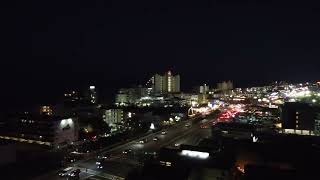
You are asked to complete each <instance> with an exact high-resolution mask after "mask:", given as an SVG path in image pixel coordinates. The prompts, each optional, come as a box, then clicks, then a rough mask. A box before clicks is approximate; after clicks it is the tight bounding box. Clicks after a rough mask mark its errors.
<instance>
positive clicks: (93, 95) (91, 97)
mask: <svg viewBox="0 0 320 180" xmlns="http://www.w3.org/2000/svg"><path fill="white" fill-rule="evenodd" d="M89 100H90V102H91V103H92V104H96V103H97V92H96V87H95V86H90V87H89Z"/></svg>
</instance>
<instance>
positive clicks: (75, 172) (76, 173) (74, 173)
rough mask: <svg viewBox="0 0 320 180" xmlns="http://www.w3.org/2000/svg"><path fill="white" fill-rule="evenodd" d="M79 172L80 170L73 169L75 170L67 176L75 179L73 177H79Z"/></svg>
mask: <svg viewBox="0 0 320 180" xmlns="http://www.w3.org/2000/svg"><path fill="white" fill-rule="evenodd" d="M80 172H81V171H80V169H75V170H73V171H71V172H70V173H69V174H68V175H69V176H71V177H75V176H77V175H79V174H80Z"/></svg>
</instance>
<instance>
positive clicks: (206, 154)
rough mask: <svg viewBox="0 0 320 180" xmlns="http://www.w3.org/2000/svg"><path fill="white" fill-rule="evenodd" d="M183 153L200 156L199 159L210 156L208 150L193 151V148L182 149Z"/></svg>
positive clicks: (194, 156)
mask: <svg viewBox="0 0 320 180" xmlns="http://www.w3.org/2000/svg"><path fill="white" fill-rule="evenodd" d="M181 154H182V155H183V156H188V157H193V158H199V159H207V158H208V157H209V153H208V152H200V151H191V150H182V152H181Z"/></svg>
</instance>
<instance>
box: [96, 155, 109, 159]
mask: <svg viewBox="0 0 320 180" xmlns="http://www.w3.org/2000/svg"><path fill="white" fill-rule="evenodd" d="M109 158H110V156H109V155H98V156H97V159H109Z"/></svg>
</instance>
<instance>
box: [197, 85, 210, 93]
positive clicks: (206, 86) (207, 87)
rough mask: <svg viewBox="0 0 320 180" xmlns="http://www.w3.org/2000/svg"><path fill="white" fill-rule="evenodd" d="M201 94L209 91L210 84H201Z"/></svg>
mask: <svg viewBox="0 0 320 180" xmlns="http://www.w3.org/2000/svg"><path fill="white" fill-rule="evenodd" d="M199 92H200V94H206V93H208V92H209V86H208V85H207V84H204V85H203V86H200V89H199Z"/></svg>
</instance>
